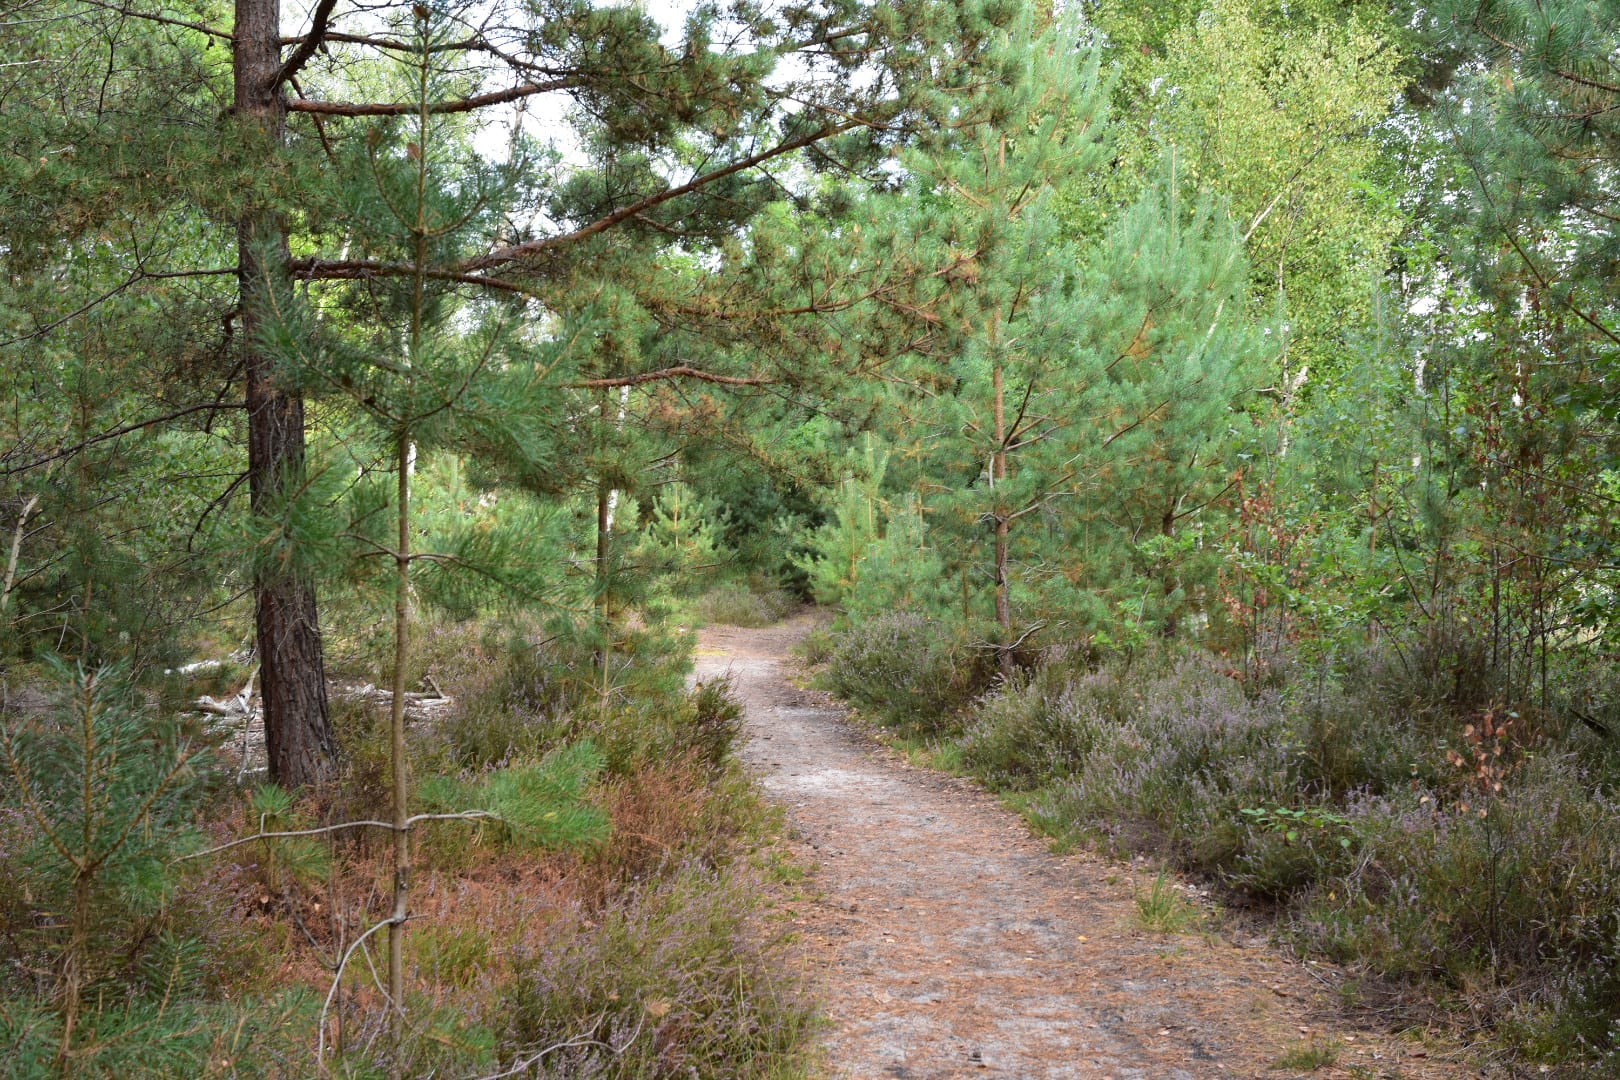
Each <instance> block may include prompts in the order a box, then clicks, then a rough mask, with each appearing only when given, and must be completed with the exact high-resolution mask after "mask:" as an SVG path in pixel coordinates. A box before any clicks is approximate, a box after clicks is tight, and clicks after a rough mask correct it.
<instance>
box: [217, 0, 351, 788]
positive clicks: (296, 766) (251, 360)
mask: <svg viewBox="0 0 1620 1080" xmlns="http://www.w3.org/2000/svg"><path fill="white" fill-rule="evenodd" d="M232 50H233V52H232V60H233V64H234V73H235V92H236V115H237V116H238V117H239V118H240V119H242V120H243V121H245V122H247V123H248V124H249V125H251V128H252V129H253V135H254V137H256V138H258V139H259V140H260V142H261V146H260V149H261V150H262V151H263V152H266V153H273V152H275V151H277V150H279V148H280V147H281V145H282V142H283V139H284V137H285V129H286V108H285V105H284V103H283V101H282V97H281V91H280V88H279V87H277V86H276V85H275V80H276V74H277V72H278V71H279V70H280V67H281V5H280V0H236V26H235V37H234V40H233V43H232ZM236 236H237V258H238V277H239V281H240V286H241V301H240V304H241V309H240V310H241V325H242V335H241V340H242V342H243V345H242V348H243V359H244V361H245V363H244V367H245V369H246V372H247V414H248V482H249V490H250V492H251V497H252V503H253V509H254V510H255V511H256V512H257V511H260V510H262V509H265V508H267V507H268V506H269V505H271V504H272V503H273V502H275V501H276V499H277V497H279V496H281V495H283V494H284V493H285V492H286V491H287V490H288V488H289V486H290V485H293V484H296V483H298V482H299V480H300V479H301V477H302V475H303V471H304V400H303V397H302V396H301V395H300V394H299V393H297V392H296V391H289V390H288V389H286V388H285V387H282V386H280V385H279V384H278V381H277V378H276V372H275V362H274V358H273V357H271V356H269V355H268V354H267V353H266V352H265V351H264V349H263V347H262V345H261V344H260V328H261V326H262V324H263V323H264V321H265V317H266V312H265V310H264V304H265V295H264V294H265V283H266V282H267V281H273V280H274V278H275V277H277V276H280V275H283V274H284V273H285V266H286V263H287V260H288V258H289V255H288V250H287V232H286V229H285V227H284V225H283V224H282V222H281V220H280V218H279V217H278V215H277V214H276V213H275V212H274V210H269V209H264V208H257V207H250V208H249V209H248V210H247V211H246V212H245V213H244V214H243V216H242V218H241V220H240V221H238V222H237V233H236ZM254 605H255V611H254V625H255V628H256V630H257V633H258V642H259V665H260V693H261V695H262V697H263V701H264V738H265V749H266V751H267V752H268V756H269V764H270V778H271V779H272V780H274V781H276V782H277V783H278V784H281V785H283V786H284V787H289V788H297V787H303V786H305V785H307V784H313V783H316V782H319V781H321V780H324V779H326V778H327V777H329V776H331V774H332V770H333V766H334V762H335V759H336V742H335V740H334V739H333V736H332V724H331V718H330V716H329V715H328V711H327V701H326V678H325V671H324V662H323V657H322V652H321V636H320V623H319V620H318V618H317V614H316V609H315V590H314V588H313V587H312V586H311V585H310V584H309V583H308V582H304V581H299V580H298V579H297V578H295V577H293V576H290V575H279V574H273V573H271V572H268V571H264V570H261V571H259V573H258V575H257V578H256V580H255V581H254Z"/></svg>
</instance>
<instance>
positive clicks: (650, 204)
mask: <svg viewBox="0 0 1620 1080" xmlns="http://www.w3.org/2000/svg"><path fill="white" fill-rule="evenodd" d="M860 126H862V123H861V121H856V120H852V121H848V122H846V123H842V124H835V125H828V126H824V127H820V128H817V129H815V130H814V131H809V132H805V133H804V134H803V135H798V136H795V137H794V138H791V139H787V140H784V141H783V142H780V143H777V144H776V145H775V146H773V147H771V148H770V149H768V150H761V151H759V152H758V153H755V154H750V155H748V156H747V157H744V158H739V159H738V160H736V161H734V162H732V163H731V164H729V165H726V166H723V167H722V168H719V169H715V170H713V171H712V172H706V173H703V174H702V175H700V176H695V177H693V178H692V179H691V180H688V181H687V182H686V183H684V184H678V185H676V186H675V187H672V188H665V189H664V190H663V191H660V192H656V193H654V194H652V195H648V196H646V197H645V198H643V199H638V200H637V201H636V202H633V203H631V204H630V205H629V206H625V207H621V208H620V209H618V210H615V211H613V212H612V213H610V214H606V215H604V216H602V217H600V218H597V219H596V220H595V221H593V222H591V223H590V224H589V225H585V226H582V227H580V228H578V229H575V230H574V231H573V232H571V233H565V234H563V235H562V236H550V237H546V238H545V239H543V240H530V241H527V242H525V243H522V244H514V245H511V246H510V247H505V248H500V249H498V250H496V251H492V252H490V253H489V254H488V255H484V256H481V257H479V258H477V259H473V260H471V261H469V262H466V263H463V264H462V266H461V269H463V270H487V269H491V268H493V267H496V266H502V265H505V264H507V263H512V262H517V261H518V260H520V259H525V258H528V257H529V256H531V255H538V254H540V253H541V252H543V251H547V250H550V249H551V248H554V247H561V246H563V245H564V244H571V243H574V242H576V241H579V240H584V239H586V238H588V237H591V236H595V235H596V234H597V233H599V232H604V231H606V230H607V229H611V228H612V227H613V226H615V225H617V224H619V223H620V222H622V221H625V220H628V219H629V218H633V217H635V216H636V215H638V214H644V213H646V212H647V211H648V210H651V209H652V208H654V207H655V206H659V205H662V204H663V203H666V202H668V201H669V200H671V199H677V198H679V197H680V196H682V195H688V194H690V193H692V192H694V191H697V190H699V189H701V188H703V187H706V186H708V185H709V184H712V183H714V182H715V181H716V180H723V179H725V178H726V177H728V176H731V175H733V174H735V173H739V172H742V171H743V170H744V169H751V168H753V167H754V166H756V165H760V164H763V163H765V162H767V161H770V160H771V159H772V158H778V157H781V156H782V155H783V154H788V153H792V152H793V151H794V150H798V149H801V148H803V147H806V146H809V145H810V144H811V143H816V142H820V141H821V140H823V139H826V138H830V137H832V136H834V135H838V134H841V133H843V132H845V131H849V130H852V129H853V128H856V127H860Z"/></svg>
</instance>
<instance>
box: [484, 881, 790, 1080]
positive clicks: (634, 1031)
mask: <svg viewBox="0 0 1620 1080" xmlns="http://www.w3.org/2000/svg"><path fill="white" fill-rule="evenodd" d="M756 885H757V883H754V882H750V881H747V880H743V879H739V878H737V877H735V876H727V875H723V874H720V873H716V872H714V871H711V870H706V869H704V868H702V867H699V866H695V865H689V866H686V867H683V868H681V869H679V871H678V872H676V873H675V874H673V875H672V876H670V877H668V878H666V879H664V880H661V881H657V882H652V883H649V884H647V885H645V886H643V887H641V888H639V889H634V890H631V891H628V892H626V893H624V894H621V895H620V896H619V897H618V898H617V899H615V900H613V901H612V902H611V903H610V904H609V905H608V906H607V907H606V908H605V909H604V910H601V911H597V912H593V913H592V914H591V915H590V916H589V917H588V918H587V917H586V915H585V914H584V913H583V912H573V913H569V914H565V915H564V916H562V917H560V918H559V919H558V920H557V921H556V923H555V924H554V925H553V926H552V927H551V928H550V933H549V935H548V938H547V940H546V941H545V943H544V944H543V945H542V946H540V947H539V948H538V949H537V950H536V951H534V952H533V953H532V954H531V955H527V956H523V957H520V958H518V960H517V963H516V968H517V974H516V977H515V978H514V979H513V980H512V982H511V984H510V985H509V986H508V987H507V988H506V991H505V994H504V997H503V1000H502V1002H501V1007H500V1012H501V1013H502V1014H503V1015H505V1016H506V1017H507V1025H506V1030H505V1032H504V1033H503V1038H502V1041H503V1044H504V1049H503V1053H502V1056H503V1057H504V1058H506V1059H513V1058H521V1057H522V1054H523V1052H524V1051H525V1050H528V1049H530V1048H543V1047H553V1046H554V1047H558V1048H557V1049H556V1050H554V1051H553V1052H552V1053H550V1054H548V1055H546V1056H545V1057H544V1058H543V1059H541V1060H540V1061H539V1062H537V1064H536V1068H535V1071H533V1072H531V1073H526V1074H525V1075H535V1076H549V1077H578V1076H624V1077H631V1076H633V1077H647V1078H655V1077H681V1078H683V1080H684V1078H687V1077H714V1078H722V1077H724V1078H745V1077H771V1076H780V1075H783V1074H784V1073H786V1072H788V1071H789V1070H790V1069H793V1068H796V1059H797V1058H798V1056H799V1055H800V1053H801V1052H802V1050H803V1048H804V1047H805V1045H806V1044H807V1041H808V1038H809V1036H810V1034H811V1029H812V1024H811V1021H812V1016H813V1013H812V1010H811V1006H810V1003H809V999H808V998H807V997H806V996H805V994H804V992H803V991H802V989H801V988H800V987H799V986H798V984H797V983H796V981H795V980H794V978H793V977H792V976H791V975H790V974H789V967H788V965H787V964H786V963H785V962H784V959H783V957H782V956H781V955H780V953H779V949H778V946H777V943H776V942H775V941H774V940H771V939H769V938H767V937H765V936H764V934H763V931H762V929H761V927H760V926H759V924H758V922H757V920H756V918H755V916H754V914H753V905H754V903H755V901H754V900H753V895H754V893H755V891H756Z"/></svg>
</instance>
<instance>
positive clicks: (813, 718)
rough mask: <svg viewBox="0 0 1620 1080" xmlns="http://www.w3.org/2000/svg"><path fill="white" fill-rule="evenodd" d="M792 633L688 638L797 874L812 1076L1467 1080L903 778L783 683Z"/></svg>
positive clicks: (794, 627)
mask: <svg viewBox="0 0 1620 1080" xmlns="http://www.w3.org/2000/svg"><path fill="white" fill-rule="evenodd" d="M809 625H810V624H809V623H808V622H807V621H805V620H798V621H795V622H792V623H788V624H785V625H782V626H777V627H771V628H768V629H764V630H740V629H732V628H723V627H721V628H713V629H710V630H707V631H705V632H704V633H703V635H702V638H701V644H700V648H699V652H698V671H697V675H698V678H700V679H707V678H714V677H716V676H720V675H726V674H729V675H730V677H731V679H732V680H733V683H734V685H735V687H736V690H737V692H738V693H739V695H740V696H741V697H742V699H743V701H744V702H745V703H746V705H747V709H748V723H749V730H750V735H751V738H750V741H749V744H748V746H747V748H746V749H745V751H744V757H745V759H746V760H747V762H748V763H749V765H750V766H751V767H752V768H753V769H754V770H755V772H756V773H757V774H758V775H759V776H760V778H761V781H762V783H763V784H764V787H765V789H766V791H767V792H768V793H769V795H770V796H771V798H773V799H775V800H777V801H779V802H781V803H782V804H784V805H785V806H786V807H787V809H788V814H789V818H790V820H791V822H792V824H793V826H794V829H795V831H796V833H797V834H798V840H797V841H796V843H797V844H798V845H800V846H801V847H802V848H803V849H804V850H803V852H802V853H803V854H804V855H805V856H807V857H806V859H805V860H804V861H805V862H806V863H807V864H808V865H811V866H813V867H815V870H814V874H813V880H812V886H813V888H814V890H815V891H816V894H817V895H816V898H815V899H814V900H812V901H809V902H807V903H804V904H802V905H799V907H798V909H797V911H796V912H795V914H796V920H795V921H796V922H797V923H798V927H797V928H798V929H799V930H800V931H801V938H800V940H801V941H802V942H803V950H804V955H805V957H806V964H807V965H808V966H809V967H810V968H811V969H812V971H813V972H814V974H815V975H816V977H817V978H818V980H819V982H820V984H821V986H822V989H823V994H824V1000H825V1002H826V1008H827V1012H828V1015H829V1018H830V1020H831V1025H830V1031H829V1033H828V1034H827V1036H826V1038H825V1045H826V1056H827V1062H828V1066H829V1070H828V1071H829V1075H831V1076H834V1077H843V1078H850V1080H876V1078H881V1077H893V1078H914V1080H921V1078H936V1077H968V1076H998V1077H1007V1078H1019V1080H1022V1078H1030V1080H1034V1078H1037V1077H1087V1078H1100V1077H1111V1078H1113V1080H1127V1078H1130V1080H1136V1078H1141V1080H1161V1078H1162V1080H1187V1078H1202V1077H1278V1078H1282V1077H1288V1076H1291V1075H1300V1074H1303V1073H1305V1072H1306V1071H1308V1068H1309V1065H1310V1064H1311V1062H1310V1059H1309V1052H1310V1051H1312V1050H1314V1049H1320V1050H1321V1051H1322V1053H1321V1054H1320V1055H1319V1057H1326V1058H1331V1059H1333V1060H1331V1062H1329V1063H1326V1064H1319V1067H1318V1068H1317V1069H1316V1071H1315V1072H1314V1073H1312V1074H1311V1075H1314V1076H1320V1077H1407V1078H1414V1080H1415V1078H1427V1077H1462V1076H1469V1075H1473V1073H1472V1072H1471V1071H1469V1070H1467V1069H1464V1068H1462V1067H1460V1066H1455V1065H1450V1064H1448V1063H1446V1062H1443V1061H1441V1060H1439V1056H1440V1055H1439V1052H1438V1051H1437V1050H1435V1049H1433V1048H1432V1047H1431V1048H1426V1047H1424V1046H1423V1045H1421V1044H1419V1043H1417V1042H1415V1041H1413V1040H1410V1039H1405V1040H1403V1039H1396V1038H1392V1037H1389V1036H1387V1035H1383V1034H1379V1033H1374V1032H1369V1031H1362V1030H1358V1029H1357V1028H1356V1027H1354V1026H1351V1025H1349V1024H1347V1023H1346V1022H1344V1021H1343V1020H1342V1019H1341V1018H1339V1017H1338V1016H1336V1015H1335V1011H1334V1009H1333V1001H1334V998H1333V996H1332V995H1331V993H1330V989H1329V988H1330V987H1331V985H1332V984H1333V983H1334V982H1335V981H1336V976H1337V973H1335V972H1332V971H1331V970H1330V969H1328V968H1327V967H1326V966H1318V965H1306V964H1300V963H1298V962H1296V961H1294V960H1292V959H1290V958H1288V957H1286V956H1285V955H1284V954H1282V953H1281V952H1279V951H1277V950H1275V949H1273V948H1271V947H1268V946H1266V945H1265V944H1264V943H1263V942H1261V941H1259V940H1250V941H1245V942H1242V943H1234V942H1233V941H1229V940H1225V939H1223V938H1221V937H1218V936H1216V935H1213V934H1162V933H1155V932H1150V931H1147V930H1143V929H1140V928H1139V927H1140V923H1141V920H1140V916H1139V914H1138V907H1137V903H1136V898H1137V896H1139V895H1141V894H1142V893H1143V892H1145V891H1146V890H1147V889H1148V887H1149V886H1150V884H1151V880H1152V876H1151V875H1149V874H1147V873H1145V872H1142V871H1140V869H1139V870H1138V871H1137V872H1135V873H1133V871H1132V869H1131V868H1130V867H1128V866H1120V865H1113V864H1109V863H1106V862H1104V861H1101V860H1098V859H1096V858H1092V857H1087V856H1065V857H1056V856H1053V855H1051V854H1050V853H1049V852H1048V851H1047V848H1046V846H1045V845H1044V844H1043V843H1042V842H1040V841H1039V840H1037V839H1035V838H1033V837H1032V836H1031V835H1030V834H1029V832H1028V830H1027V829H1026V828H1025V826H1024V825H1023V823H1022V822H1021V821H1020V820H1019V819H1018V818H1017V817H1016V816H1014V815H1013V814H1011V813H1009V812H1008V811H1006V810H1005V809H1004V808H1002V807H1001V806H1000V805H999V804H998V803H997V802H996V801H995V800H994V799H993V798H991V797H990V796H988V795H986V794H985V793H984V792H982V791H981V790H979V789H978V788H977V787H976V786H974V785H972V784H970V783H968V782H966V781H962V780H958V779H955V778H951V777H947V776H943V775H940V774H937V773H933V772H930V771H927V770H919V769H912V768H909V767H908V766H906V765H905V764H904V762H903V761H901V760H899V759H898V758H897V757H896V756H895V755H893V754H891V753H889V752H888V751H886V750H884V749H883V748H882V747H880V746H878V745H876V744H875V743H873V742H872V741H871V740H870V739H868V738H866V737H865V736H863V735H862V734H861V733H860V732H858V731H856V730H854V729H853V728H852V727H851V726H850V725H849V724H848V723H847V722H846V721H845V719H844V717H843V714H842V712H841V711H840V710H839V709H838V708H837V707H836V705H835V703H833V702H831V701H829V700H827V699H825V698H823V697H822V696H821V695H817V694H813V693H809V692H806V691H803V690H800V689H798V688H796V687H795V686H793V685H792V684H791V683H789V682H788V679H787V676H788V675H789V674H790V672H791V667H792V665H791V661H790V660H789V659H788V657H789V650H790V649H791V647H792V645H793V643H794V642H795V641H797V640H798V639H799V638H800V637H801V636H802V635H803V634H804V633H805V632H807V630H808V629H809ZM1177 887H1178V888H1180V886H1177ZM1279 1063H1283V1067H1279Z"/></svg>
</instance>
